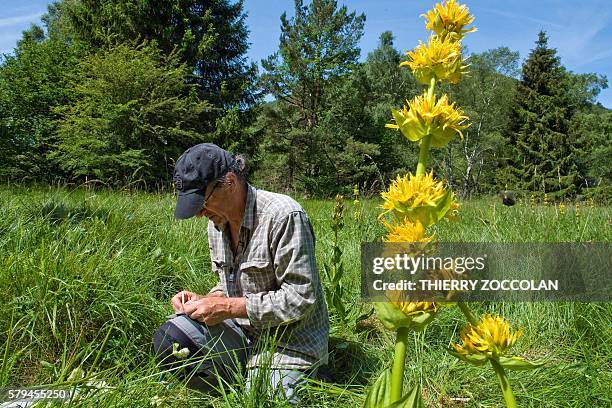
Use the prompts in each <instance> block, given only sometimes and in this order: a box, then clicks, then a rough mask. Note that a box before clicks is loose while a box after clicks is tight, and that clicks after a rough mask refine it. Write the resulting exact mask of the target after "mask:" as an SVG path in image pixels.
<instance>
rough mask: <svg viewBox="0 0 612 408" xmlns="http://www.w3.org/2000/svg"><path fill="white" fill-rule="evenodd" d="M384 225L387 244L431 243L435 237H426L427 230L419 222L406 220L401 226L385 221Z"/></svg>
mask: <svg viewBox="0 0 612 408" xmlns="http://www.w3.org/2000/svg"><path fill="white" fill-rule="evenodd" d="M383 224H384V226H385V228H387V237H386V238H385V239H384V241H385V242H431V240H432V239H433V236H430V237H427V236H425V228H424V227H423V224H421V223H420V222H419V221H418V220H417V221H416V222H412V221H410V220H408V219H404V220H402V222H400V223H399V224H391V223H388V222H387V221H383Z"/></svg>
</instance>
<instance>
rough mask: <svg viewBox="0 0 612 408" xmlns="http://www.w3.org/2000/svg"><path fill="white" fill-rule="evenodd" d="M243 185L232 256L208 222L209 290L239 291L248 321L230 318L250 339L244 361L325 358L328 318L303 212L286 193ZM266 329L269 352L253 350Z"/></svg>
mask: <svg viewBox="0 0 612 408" xmlns="http://www.w3.org/2000/svg"><path fill="white" fill-rule="evenodd" d="M247 189H248V191H247V198H246V206H245V209H244V217H243V219H242V225H241V226H240V235H239V245H238V250H237V251H236V256H235V257H234V254H233V253H232V250H231V244H230V237H229V234H226V233H225V232H224V231H223V230H222V229H217V227H216V226H215V225H214V223H213V222H212V221H209V223H208V242H209V245H210V258H211V261H212V267H213V271H214V272H215V273H216V274H217V275H218V276H219V284H217V285H216V286H215V287H214V288H213V289H212V290H211V292H214V291H217V290H222V291H223V292H224V293H225V295H226V296H228V297H241V296H244V297H246V308H247V314H248V319H246V318H244V319H243V318H240V319H235V321H236V322H237V323H238V324H239V325H240V326H242V328H243V329H244V331H245V332H246V333H247V334H248V335H250V336H251V337H252V338H253V339H254V340H255V345H254V350H255V351H254V354H253V355H252V357H251V358H250V359H249V362H248V364H247V366H248V367H256V366H258V365H263V364H266V365H267V364H270V365H271V367H272V368H306V367H310V366H312V365H315V364H318V363H321V364H326V363H327V340H328V336H329V318H328V314H327V306H326V305H325V296H324V294H323V289H322V287H321V281H320V278H319V273H318V270H317V265H316V260H315V248H314V246H315V238H314V232H313V230H312V226H311V225H310V222H309V221H308V216H307V215H306V213H305V212H304V210H303V209H302V207H301V206H300V205H299V204H298V203H297V202H296V201H295V200H293V199H292V198H290V197H288V196H286V195H282V194H276V193H271V192H268V191H264V190H258V189H256V188H254V187H253V186H251V185H250V184H247ZM266 331H270V332H271V333H274V338H275V340H274V341H275V342H277V343H276V344H277V348H276V352H275V353H274V354H273V355H264V353H263V352H262V351H257V350H258V347H257V340H258V338H260V337H261V335H262V334H263V333H264V332H266ZM262 349H264V350H265V349H266V347H265V346H264V345H262Z"/></svg>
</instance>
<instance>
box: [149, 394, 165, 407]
mask: <svg viewBox="0 0 612 408" xmlns="http://www.w3.org/2000/svg"><path fill="white" fill-rule="evenodd" d="M150 402H151V406H153V407H161V406H162V404H163V403H164V400H163V399H162V398H160V397H159V396H157V395H154V396H153V397H151V401H150Z"/></svg>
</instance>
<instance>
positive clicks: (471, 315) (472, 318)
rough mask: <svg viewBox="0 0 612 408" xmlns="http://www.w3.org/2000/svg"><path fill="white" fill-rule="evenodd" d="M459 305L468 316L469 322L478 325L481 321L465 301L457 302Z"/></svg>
mask: <svg viewBox="0 0 612 408" xmlns="http://www.w3.org/2000/svg"><path fill="white" fill-rule="evenodd" d="M457 306H459V309H461V311H462V312H463V314H464V315H465V317H467V319H468V322H470V324H471V325H472V326H478V324H479V323H480V321H479V320H478V319H477V318H476V316H474V313H472V311H471V310H470V308H469V307H468V305H467V304H466V303H465V302H457Z"/></svg>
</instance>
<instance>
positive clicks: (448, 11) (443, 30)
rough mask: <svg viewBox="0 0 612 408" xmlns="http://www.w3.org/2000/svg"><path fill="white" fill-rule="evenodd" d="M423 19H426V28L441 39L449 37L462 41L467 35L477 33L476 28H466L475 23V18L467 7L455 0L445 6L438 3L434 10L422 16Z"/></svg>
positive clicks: (447, 2)
mask: <svg viewBox="0 0 612 408" xmlns="http://www.w3.org/2000/svg"><path fill="white" fill-rule="evenodd" d="M421 17H425V20H426V26H425V27H426V28H427V29H428V30H432V31H434V32H435V33H436V34H437V35H438V36H439V37H440V38H446V37H447V36H448V37H450V38H452V39H455V40H460V39H461V38H462V37H463V36H464V35H465V34H467V33H472V32H474V31H476V28H475V27H472V28H465V26H467V25H469V24H472V22H474V16H472V15H471V14H470V10H469V9H468V8H467V6H466V5H464V4H461V5H460V4H458V3H457V2H456V1H455V0H448V1H446V2H444V4H442V3H437V4H436V6H435V7H434V8H433V10H430V11H428V12H427V14H421Z"/></svg>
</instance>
